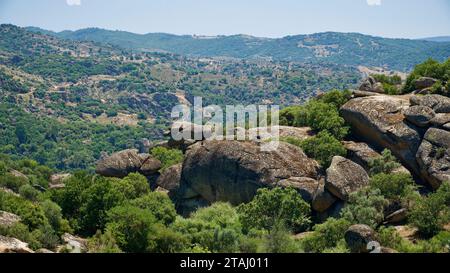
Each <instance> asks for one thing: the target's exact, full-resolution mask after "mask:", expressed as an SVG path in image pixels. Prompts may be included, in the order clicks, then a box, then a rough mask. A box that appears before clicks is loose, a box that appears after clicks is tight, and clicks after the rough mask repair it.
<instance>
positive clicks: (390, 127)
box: [341, 96, 421, 174]
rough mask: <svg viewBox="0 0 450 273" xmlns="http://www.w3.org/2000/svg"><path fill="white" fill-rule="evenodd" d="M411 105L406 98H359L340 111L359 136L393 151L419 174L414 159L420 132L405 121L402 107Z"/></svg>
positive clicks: (374, 144)
mask: <svg viewBox="0 0 450 273" xmlns="http://www.w3.org/2000/svg"><path fill="white" fill-rule="evenodd" d="M409 105H410V104H409V101H408V99H407V98H404V97H395V96H373V97H365V98H356V99H352V100H350V101H349V102H347V103H346V104H345V105H344V106H343V107H342V108H341V114H342V116H343V117H344V119H345V120H346V121H347V122H348V123H349V124H350V125H351V126H352V131H353V133H354V135H356V136H357V137H358V138H359V139H361V140H363V141H364V142H367V143H369V144H371V145H373V146H375V147H377V148H380V150H381V149H385V148H387V149H389V150H391V151H392V153H393V154H394V155H395V156H396V157H397V158H398V159H399V160H400V161H401V163H402V164H403V165H404V166H405V167H407V168H408V169H409V170H411V171H413V172H414V174H419V173H420V171H419V167H418V165H417V163H416V160H415V158H416V153H417V150H418V148H419V146H420V143H421V134H420V132H419V130H418V128H417V127H416V126H414V125H412V124H408V123H406V122H404V121H405V116H404V114H403V110H405V109H407V108H408V107H409Z"/></svg>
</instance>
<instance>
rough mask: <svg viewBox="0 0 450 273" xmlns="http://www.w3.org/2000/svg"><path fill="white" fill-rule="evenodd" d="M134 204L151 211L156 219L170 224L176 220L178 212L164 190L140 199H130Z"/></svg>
mask: <svg viewBox="0 0 450 273" xmlns="http://www.w3.org/2000/svg"><path fill="white" fill-rule="evenodd" d="M130 204H131V205H132V206H135V207H138V208H141V209H145V210H148V211H151V212H152V213H153V215H154V216H155V217H156V220H158V221H160V222H161V223H163V224H165V225H169V224H171V223H173V222H174V221H175V218H176V216H177V213H176V211H175V205H174V204H173V203H172V201H171V200H170V198H169V197H168V196H167V194H165V193H162V192H152V193H149V194H147V195H144V196H142V197H140V198H138V199H134V200H132V201H130Z"/></svg>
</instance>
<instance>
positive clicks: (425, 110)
mask: <svg viewBox="0 0 450 273" xmlns="http://www.w3.org/2000/svg"><path fill="white" fill-rule="evenodd" d="M403 114H404V115H405V117H406V120H407V121H409V122H411V123H412V124H414V125H416V126H419V127H427V126H428V125H429V123H430V121H431V120H432V119H433V118H434V117H435V115H436V114H435V113H434V111H433V109H431V108H430V107H428V106H419V105H415V106H411V107H409V108H408V109H406V110H405V111H404V112H403Z"/></svg>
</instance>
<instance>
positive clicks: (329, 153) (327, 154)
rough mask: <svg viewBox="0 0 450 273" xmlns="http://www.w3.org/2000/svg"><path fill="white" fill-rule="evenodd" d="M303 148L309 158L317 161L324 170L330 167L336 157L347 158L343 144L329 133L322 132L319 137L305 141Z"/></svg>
mask: <svg viewBox="0 0 450 273" xmlns="http://www.w3.org/2000/svg"><path fill="white" fill-rule="evenodd" d="M301 148H302V149H303V151H304V152H305V153H306V155H308V157H311V158H314V159H316V160H317V161H318V162H319V163H320V165H322V166H323V167H324V168H328V166H330V164H331V161H332V159H333V157H334V156H337V155H340V156H345V155H346V153H347V150H346V149H345V147H344V146H343V145H342V143H341V142H340V141H339V140H337V139H336V138H334V137H333V136H332V135H330V134H329V133H327V132H320V133H319V134H317V136H314V137H312V138H309V139H306V140H304V141H303V142H302V143H301Z"/></svg>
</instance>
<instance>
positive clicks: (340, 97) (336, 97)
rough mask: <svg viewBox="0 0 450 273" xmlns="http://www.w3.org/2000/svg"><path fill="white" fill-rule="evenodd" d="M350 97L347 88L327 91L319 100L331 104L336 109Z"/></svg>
mask: <svg viewBox="0 0 450 273" xmlns="http://www.w3.org/2000/svg"><path fill="white" fill-rule="evenodd" d="M351 98H352V92H350V91H349V90H344V91H340V90H332V91H330V92H328V93H325V94H324V95H323V96H322V97H321V98H320V99H319V101H321V102H324V103H327V104H333V105H334V106H335V107H336V109H339V108H341V107H342V106H343V105H344V104H345V103H347V102H348V101H349V100H350V99H351Z"/></svg>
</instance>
